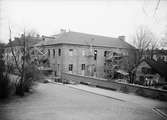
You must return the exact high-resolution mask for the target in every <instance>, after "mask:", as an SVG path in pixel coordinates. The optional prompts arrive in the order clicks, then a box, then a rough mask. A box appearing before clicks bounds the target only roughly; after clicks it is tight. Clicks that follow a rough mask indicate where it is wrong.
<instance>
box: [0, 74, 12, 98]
mask: <svg viewBox="0 0 167 120" xmlns="http://www.w3.org/2000/svg"><path fill="white" fill-rule="evenodd" d="M11 87H12V86H11V83H10V79H9V76H8V74H5V75H2V74H1V75H0V98H7V97H9V95H10V93H11Z"/></svg>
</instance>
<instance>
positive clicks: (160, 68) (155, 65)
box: [142, 59, 167, 79]
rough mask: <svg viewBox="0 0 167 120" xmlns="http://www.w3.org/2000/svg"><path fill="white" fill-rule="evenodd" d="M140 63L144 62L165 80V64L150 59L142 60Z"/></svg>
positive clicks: (166, 73)
mask: <svg viewBox="0 0 167 120" xmlns="http://www.w3.org/2000/svg"><path fill="white" fill-rule="evenodd" d="M142 61H145V62H146V63H147V64H148V65H150V67H152V69H153V70H154V71H156V72H157V73H159V74H160V75H161V76H164V77H165V78H166V79H167V64H166V63H165V62H159V61H155V60H152V59H144V60H142Z"/></svg>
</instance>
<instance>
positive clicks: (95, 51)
mask: <svg viewBox="0 0 167 120" xmlns="http://www.w3.org/2000/svg"><path fill="white" fill-rule="evenodd" d="M96 59H97V50H94V60H96Z"/></svg>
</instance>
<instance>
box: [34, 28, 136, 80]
mask: <svg viewBox="0 0 167 120" xmlns="http://www.w3.org/2000/svg"><path fill="white" fill-rule="evenodd" d="M34 48H38V49H45V51H47V55H46V56H47V57H46V58H47V59H48V60H49V67H50V68H51V69H52V70H53V71H54V75H56V76H60V75H61V73H62V72H68V73H72V74H80V75H85V76H95V77H105V76H106V72H107V70H106V58H107V57H108V53H110V54H111V53H113V54H116V53H119V54H121V55H124V56H127V57H128V60H129V61H130V63H131V64H133V62H134V54H135V48H134V47H133V46H131V45H129V44H128V43H127V42H125V40H124V37H123V36H121V37H119V38H111V37H104V36H98V35H91V34H85V33H79V32H72V31H69V32H66V31H63V32H61V33H60V34H57V35H54V36H51V37H45V40H44V41H42V42H40V43H38V44H36V45H34ZM129 61H128V62H129ZM122 62H125V60H124V61H122ZM126 65H127V64H126V63H121V64H119V66H118V68H119V69H128V68H127V66H126Z"/></svg>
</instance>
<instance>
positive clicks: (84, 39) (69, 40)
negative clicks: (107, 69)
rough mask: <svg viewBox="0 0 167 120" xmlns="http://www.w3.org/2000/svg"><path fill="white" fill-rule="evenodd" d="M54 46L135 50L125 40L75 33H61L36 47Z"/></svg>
mask: <svg viewBox="0 0 167 120" xmlns="http://www.w3.org/2000/svg"><path fill="white" fill-rule="evenodd" d="M54 44H75V45H92V46H103V47H116V48H128V49H135V48H134V47H133V46H131V45H130V44H128V43H127V42H125V41H123V40H120V39H119V38H112V37H105V36H99V35H92V34H86V33H79V32H73V31H69V32H63V33H60V34H58V35H55V38H46V39H45V41H42V42H40V43H38V44H36V45H35V46H42V45H54Z"/></svg>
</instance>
